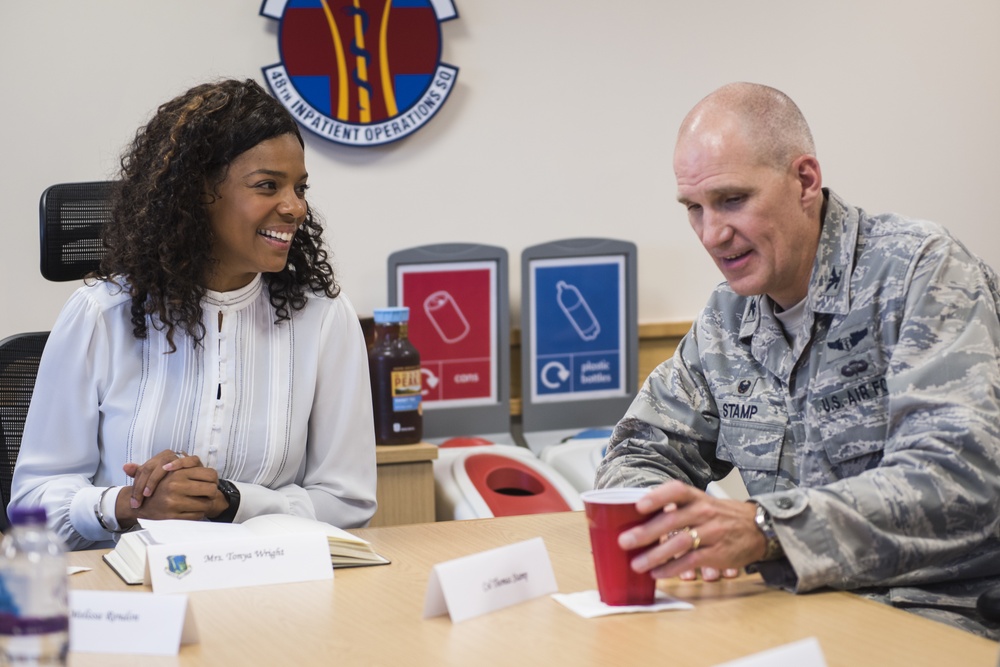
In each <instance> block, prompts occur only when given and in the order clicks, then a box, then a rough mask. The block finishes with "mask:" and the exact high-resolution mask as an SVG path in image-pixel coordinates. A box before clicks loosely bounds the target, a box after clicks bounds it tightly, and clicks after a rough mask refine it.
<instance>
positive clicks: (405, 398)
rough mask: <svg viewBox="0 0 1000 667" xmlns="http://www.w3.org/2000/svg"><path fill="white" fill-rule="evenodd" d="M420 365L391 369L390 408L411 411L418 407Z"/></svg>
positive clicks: (396, 410)
mask: <svg viewBox="0 0 1000 667" xmlns="http://www.w3.org/2000/svg"><path fill="white" fill-rule="evenodd" d="M420 400H421V394H420V367H419V366H403V367H400V368H394V369H392V409H393V411H394V412H411V411H413V410H419V409H420Z"/></svg>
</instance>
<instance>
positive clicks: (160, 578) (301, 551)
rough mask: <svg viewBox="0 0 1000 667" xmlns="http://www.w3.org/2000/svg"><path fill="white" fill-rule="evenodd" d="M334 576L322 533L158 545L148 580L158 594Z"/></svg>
mask: <svg viewBox="0 0 1000 667" xmlns="http://www.w3.org/2000/svg"><path fill="white" fill-rule="evenodd" d="M332 578H333V566H332V565H331V564H330V548H329V546H328V543H327V539H326V536H324V535H323V534H321V533H295V534H287V535H280V536H255V537H241V538H237V539H227V540H210V541H201V542H185V543H176V544H155V545H150V546H149V547H148V548H147V550H146V581H147V582H150V583H151V584H152V586H153V592H154V593H185V592H188V591H201V590H210V589H218V588H236V587H239V586H257V585H260V584H287V583H291V582H296V581H315V580H320V579H332Z"/></svg>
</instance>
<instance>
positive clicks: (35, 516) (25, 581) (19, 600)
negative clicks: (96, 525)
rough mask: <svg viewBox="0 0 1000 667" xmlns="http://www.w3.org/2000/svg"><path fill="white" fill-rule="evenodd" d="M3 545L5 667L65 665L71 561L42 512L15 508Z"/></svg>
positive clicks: (0, 639) (0, 638)
mask: <svg viewBox="0 0 1000 667" xmlns="http://www.w3.org/2000/svg"><path fill="white" fill-rule="evenodd" d="M8 513H9V515H10V522H11V528H10V530H9V531H8V533H7V534H6V535H4V538H3V542H0V665H25V666H27V665H65V664H66V652H67V650H68V648H69V647H68V640H69V604H68V602H67V596H66V556H65V553H64V552H65V547H64V546H63V543H62V541H61V540H60V539H59V538H58V537H57V536H56V535H55V534H54V533H53V532H52V531H50V530H49V529H48V528H47V526H46V523H45V509H44V508H42V507H11V508H10V511H9V512H8Z"/></svg>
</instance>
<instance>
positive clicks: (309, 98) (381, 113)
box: [260, 0, 458, 147]
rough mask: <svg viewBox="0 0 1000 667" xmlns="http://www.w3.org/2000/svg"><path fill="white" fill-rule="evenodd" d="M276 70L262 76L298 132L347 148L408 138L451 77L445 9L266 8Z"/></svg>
mask: <svg viewBox="0 0 1000 667" xmlns="http://www.w3.org/2000/svg"><path fill="white" fill-rule="evenodd" d="M260 14H261V15H262V16H266V17H268V18H271V19H276V20H278V21H279V26H278V50H279V52H280V54H281V62H280V63H278V64H277V65H272V66H270V67H265V68H263V72H264V79H265V81H267V84H268V86H269V87H270V88H271V92H272V94H273V95H274V96H275V97H276V98H277V99H278V100H279V101H280V102H281V103H282V104H283V105H284V106H285V108H286V109H288V110H289V111H290V112H291V114H292V116H294V117H295V119H296V120H297V121H298V122H299V124H300V125H302V127H304V128H305V129H307V130H309V131H310V132H312V133H313V134H315V135H317V136H319V137H322V138H323V139H327V140H329V141H333V142H335V143H338V144H343V145H345V146H362V147H367V146H379V145H382V144H387V143H390V142H393V141H398V140H399V139H402V138H404V137H407V136H409V135H410V134H413V133H414V132H416V131H417V130H419V129H420V128H421V127H423V126H424V125H426V124H427V122H428V121H429V120H430V119H431V118H433V117H434V115H435V114H436V113H437V112H438V110H440V108H441V106H442V105H443V104H444V103H445V101H446V100H447V99H448V95H449V94H450V93H451V91H452V88H453V87H454V85H455V80H456V79H457V78H458V68H457V67H452V66H451V65H446V64H444V63H442V62H441V60H440V58H441V45H442V41H441V23H442V22H444V21H448V20H451V19H454V18H458V12H457V10H456V9H455V6H454V3H453V0H264V2H263V4H262V5H261V9H260Z"/></svg>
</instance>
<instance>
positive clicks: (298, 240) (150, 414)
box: [11, 80, 375, 549]
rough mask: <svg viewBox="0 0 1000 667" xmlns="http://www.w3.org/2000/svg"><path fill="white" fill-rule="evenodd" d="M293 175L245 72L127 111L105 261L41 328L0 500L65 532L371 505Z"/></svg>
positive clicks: (355, 403) (339, 304)
mask: <svg viewBox="0 0 1000 667" xmlns="http://www.w3.org/2000/svg"><path fill="white" fill-rule="evenodd" d="M307 178H308V175H307V173H306V168H305V157H304V143H303V140H302V136H301V135H300V133H299V130H298V127H297V126H296V124H295V121H294V120H293V119H292V117H291V116H290V114H289V113H288V112H287V111H286V110H285V109H284V108H283V107H282V106H281V105H280V104H279V103H278V102H277V101H276V100H275V99H274V98H272V97H271V96H270V95H268V94H267V93H266V92H265V91H264V90H263V89H262V88H261V87H260V86H259V85H258V84H256V83H254V82H253V81H249V80H248V81H223V82H219V83H210V84H204V85H200V86H196V87H195V88H192V89H191V90H189V91H187V92H186V93H184V94H183V95H181V96H179V97H177V98H175V99H173V100H171V101H169V102H167V103H166V104H164V105H162V106H161V107H160V108H159V109H158V110H157V112H156V114H155V115H154V116H153V118H152V120H150V121H149V123H148V124H147V125H146V126H145V127H142V128H140V129H139V131H138V132H137V133H136V136H135V139H134V140H133V141H132V143H131V145H130V147H129V148H128V150H127V151H126V153H125V155H124V157H123V158H122V161H121V180H120V182H119V184H118V185H117V187H116V192H115V196H114V201H113V205H112V211H113V215H112V222H111V223H109V225H108V227H107V229H106V230H105V232H104V240H105V245H106V246H107V253H106V256H105V259H104V261H103V262H102V264H101V268H100V270H99V271H97V272H95V274H93V275H92V276H90V278H89V279H88V280H87V282H86V284H85V285H84V286H83V287H81V288H80V289H79V290H77V292H76V293H75V294H73V296H72V297H71V298H70V299H69V301H68V302H67V304H66V306H65V307H64V308H63V311H62V313H61V314H60V316H59V319H58V321H57V322H56V324H55V326H54V327H53V330H52V333H51V334H50V336H49V340H48V343H47V345H46V348H45V353H44V355H43V358H42V362H41V366H40V368H39V373H38V380H37V383H36V386H35V393H34V396H33V399H32V404H31V408H30V410H29V414H28V419H27V422H26V424H25V429H24V438H23V441H22V446H21V451H20V455H19V457H18V461H17V466H16V467H15V472H14V482H13V489H12V494H11V504H12V505H18V504H31V505H42V506H44V507H45V508H46V509H47V510H48V515H49V517H50V523H52V524H53V525H54V527H55V528H56V529H57V530H58V532H59V534H60V535H61V537H62V538H63V539H64V540H65V541H66V543H67V544H68V545H69V546H70V547H71V548H74V549H80V548H90V547H94V546H106V545H107V544H108V542H109V540H111V539H112V538H113V536H114V534H115V533H117V532H121V531H125V530H129V529H131V528H132V527H134V526H135V525H136V524H137V519H139V518H151V519H193V520H201V519H211V520H213V521H237V522H239V521H243V520H245V519H248V518H250V517H253V516H257V515H260V514H270V513H290V514H297V515H301V516H307V517H312V518H317V519H320V520H322V521H326V522H329V523H333V524H335V525H339V526H343V527H349V526H358V525H364V524H365V523H366V522H367V521H368V520H369V519H370V518H371V516H372V514H373V513H374V511H375V436H374V427H373V420H372V406H371V393H370V389H369V379H368V366H367V363H368V362H367V355H366V353H365V344H364V338H363V336H362V333H361V328H360V324H359V321H358V317H357V314H356V313H355V311H354V308H353V307H352V305H351V303H350V301H349V300H348V299H347V297H346V296H344V295H343V294H341V293H340V289H339V287H338V285H337V283H336V281H335V280H334V275H333V269H332V268H331V266H330V264H329V262H328V261H327V254H326V251H325V250H324V249H323V244H322V240H321V235H322V231H323V228H322V226H321V224H320V222H319V220H317V219H316V217H315V216H314V213H313V211H312V210H311V209H310V207H309V205H308V203H307V201H306V196H305V195H306V189H307V188H308V185H307Z"/></svg>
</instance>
